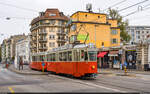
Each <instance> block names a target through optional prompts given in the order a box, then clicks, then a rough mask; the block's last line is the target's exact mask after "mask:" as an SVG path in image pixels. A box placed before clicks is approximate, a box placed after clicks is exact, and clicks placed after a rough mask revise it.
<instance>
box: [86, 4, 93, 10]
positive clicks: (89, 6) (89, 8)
mask: <svg viewBox="0 0 150 94" xmlns="http://www.w3.org/2000/svg"><path fill="white" fill-rule="evenodd" d="M86 10H87V11H88V12H92V4H91V3H88V4H86Z"/></svg>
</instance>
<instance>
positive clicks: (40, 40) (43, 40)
mask: <svg viewBox="0 0 150 94" xmlns="http://www.w3.org/2000/svg"><path fill="white" fill-rule="evenodd" d="M39 42H47V39H46V38H39Z"/></svg>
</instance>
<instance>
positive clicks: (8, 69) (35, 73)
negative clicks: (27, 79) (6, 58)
mask: <svg viewBox="0 0 150 94" xmlns="http://www.w3.org/2000/svg"><path fill="white" fill-rule="evenodd" d="M8 70H10V71H12V72H15V73H18V74H23V75H48V73H45V72H44V73H25V72H20V71H17V70H13V69H11V68H8Z"/></svg>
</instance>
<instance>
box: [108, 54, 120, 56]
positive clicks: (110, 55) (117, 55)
mask: <svg viewBox="0 0 150 94" xmlns="http://www.w3.org/2000/svg"><path fill="white" fill-rule="evenodd" d="M108 56H118V54H108Z"/></svg>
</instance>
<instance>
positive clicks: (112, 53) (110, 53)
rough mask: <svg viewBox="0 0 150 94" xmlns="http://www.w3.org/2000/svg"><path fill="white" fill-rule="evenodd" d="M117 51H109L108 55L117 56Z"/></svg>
mask: <svg viewBox="0 0 150 94" xmlns="http://www.w3.org/2000/svg"><path fill="white" fill-rule="evenodd" d="M118 53H119V51H110V52H109V54H108V56H118Z"/></svg>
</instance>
